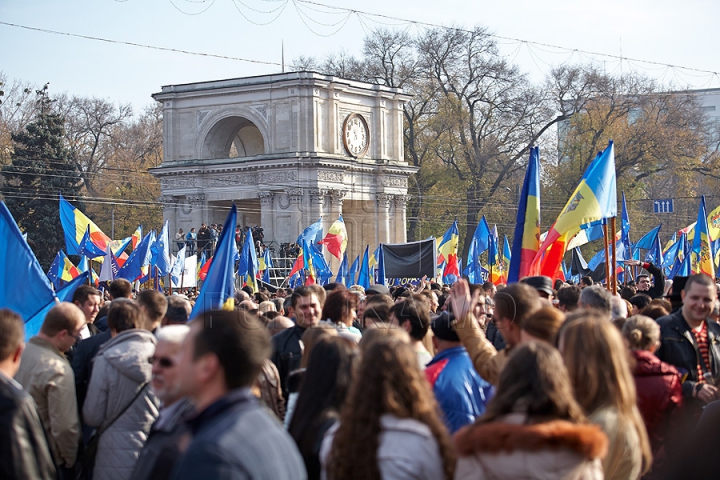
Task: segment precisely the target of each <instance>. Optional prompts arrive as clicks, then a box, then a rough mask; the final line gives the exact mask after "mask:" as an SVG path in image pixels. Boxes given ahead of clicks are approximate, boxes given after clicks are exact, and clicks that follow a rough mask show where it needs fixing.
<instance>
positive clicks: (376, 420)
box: [320, 337, 455, 480]
mask: <svg viewBox="0 0 720 480" xmlns="http://www.w3.org/2000/svg"><path fill="white" fill-rule="evenodd" d="M320 461H321V464H322V468H323V472H324V474H325V478H327V479H329V480H340V479H343V480H353V479H358V480H366V479H369V478H388V479H389V478H432V479H442V478H444V479H447V480H449V479H451V478H453V474H454V470H455V456H454V453H453V448H452V445H451V443H450V437H449V435H448V433H447V429H446V428H445V425H444V424H443V422H442V420H441V419H440V416H439V414H438V405H437V402H436V401H435V398H434V397H433V394H432V392H431V391H430V387H429V385H428V383H427V381H426V380H425V379H424V378H423V372H422V370H420V367H419V366H418V362H417V355H415V352H414V351H413V349H412V347H411V346H410V345H409V344H408V343H406V342H404V341H402V340H400V339H397V338H394V337H386V338H377V339H376V340H375V341H374V342H373V343H372V344H371V345H370V346H369V348H368V349H367V351H366V352H365V353H364V354H363V357H362V361H361V363H360V366H359V368H358V373H357V375H356V377H355V380H354V381H353V383H352V385H351V387H350V392H349V393H348V397H347V400H346V402H345V405H343V407H342V409H341V413H340V420H339V422H338V423H337V424H335V425H334V426H333V427H331V429H330V430H329V431H328V433H327V434H326V436H325V439H324V440H323V443H322V446H321V449H320Z"/></svg>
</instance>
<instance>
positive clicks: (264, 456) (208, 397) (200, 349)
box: [172, 294, 317, 480]
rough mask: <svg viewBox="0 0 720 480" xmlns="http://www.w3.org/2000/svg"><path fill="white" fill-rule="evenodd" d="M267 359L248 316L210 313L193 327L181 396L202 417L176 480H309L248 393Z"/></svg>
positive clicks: (182, 358)
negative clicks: (189, 401) (248, 479)
mask: <svg viewBox="0 0 720 480" xmlns="http://www.w3.org/2000/svg"><path fill="white" fill-rule="evenodd" d="M312 296H314V294H312ZM309 300H311V301H312V300H314V301H317V299H316V298H315V299H309ZM269 353H270V340H269V336H268V333H267V330H266V329H265V328H264V327H263V325H262V324H261V323H260V322H259V321H258V320H257V318H256V317H254V316H252V315H250V314H248V313H247V312H242V311H237V310H236V311H232V312H230V311H222V310H214V311H209V312H206V313H205V314H203V316H201V317H199V318H196V319H195V320H193V321H192V322H191V324H190V332H189V333H188V335H187V337H186V338H185V341H184V342H183V344H182V347H181V352H180V355H179V356H178V360H179V364H178V369H179V371H180V377H179V389H178V393H179V394H180V395H186V396H188V397H189V398H190V399H191V400H192V402H193V403H194V404H195V407H196V410H197V411H198V412H199V413H198V414H197V416H196V417H194V418H193V419H192V420H191V421H190V429H191V431H192V434H193V438H192V440H191V441H190V444H189V445H188V447H187V450H186V451H185V454H184V456H183V457H182V458H181V459H180V460H179V462H178V463H177V464H176V466H175V469H174V471H173V475H172V478H173V479H175V480H184V479H188V480H190V479H192V480H195V479H198V478H238V479H239V478H257V479H259V478H266V479H275V480H284V479H300V480H302V479H305V478H307V477H306V473H305V465H304V463H303V460H302V457H301V456H300V453H299V452H298V449H297V447H296V446H295V443H294V442H293V440H292V438H291V437H290V436H289V435H288V434H287V432H285V430H284V429H283V428H282V426H281V425H280V424H279V423H278V422H277V420H276V419H273V418H272V417H271V416H270V414H269V413H268V412H267V410H266V409H265V407H262V406H261V405H260V404H259V403H258V401H257V399H256V398H255V397H254V396H253V394H252V393H251V391H250V387H251V386H252V385H253V383H254V382H255V379H256V378H257V376H258V374H259V373H260V370H261V368H262V365H263V362H264V361H265V359H266V358H267V357H268V355H269Z"/></svg>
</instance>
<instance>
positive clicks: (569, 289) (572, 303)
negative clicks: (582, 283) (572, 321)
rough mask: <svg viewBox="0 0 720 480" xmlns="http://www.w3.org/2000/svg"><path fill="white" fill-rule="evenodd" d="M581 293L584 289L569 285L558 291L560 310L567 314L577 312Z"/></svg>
mask: <svg viewBox="0 0 720 480" xmlns="http://www.w3.org/2000/svg"><path fill="white" fill-rule="evenodd" d="M580 293H582V289H581V288H580V287H578V286H577V285H568V286H565V287H562V288H561V289H560V290H558V291H557V300H558V310H560V311H561V312H565V313H570V312H574V311H575V310H577V308H578V301H579V300H580Z"/></svg>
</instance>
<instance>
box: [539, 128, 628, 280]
mask: <svg viewBox="0 0 720 480" xmlns="http://www.w3.org/2000/svg"><path fill="white" fill-rule="evenodd" d="M616 183H617V182H616V176H615V150H614V148H613V142H612V140H610V142H609V143H608V146H607V148H606V149H605V150H604V151H602V152H600V153H599V154H598V156H597V157H595V160H593V161H592V163H591V164H590V165H589V166H588V168H587V170H585V174H584V175H583V177H582V179H580V184H579V185H578V186H577V188H576V189H575V192H573V194H572V196H571V197H570V199H569V200H568V202H567V204H566V205H565V208H563V209H562V211H561V212H560V215H558V217H557V219H556V220H555V223H553V226H552V227H550V230H549V231H548V233H547V236H546V237H545V240H543V242H542V245H540V248H539V249H538V252H537V254H536V255H535V258H534V259H533V262H532V265H531V267H530V275H546V276H548V277H550V278H553V279H554V278H556V277H557V275H558V272H559V269H560V263H561V262H562V258H563V255H565V246H566V245H567V242H568V240H570V239H571V238H572V237H573V236H575V235H576V234H577V233H578V232H579V231H580V226H581V225H585V224H587V223H591V222H595V221H598V220H602V219H604V218H611V217H615V216H617V187H616Z"/></svg>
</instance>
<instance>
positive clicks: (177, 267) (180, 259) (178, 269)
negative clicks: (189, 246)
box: [170, 245, 186, 287]
mask: <svg viewBox="0 0 720 480" xmlns="http://www.w3.org/2000/svg"><path fill="white" fill-rule="evenodd" d="M185 248H186V247H185V246H184V245H183V248H181V249H180V251H179V252H178V256H177V258H176V259H175V263H173V266H172V268H171V269H170V279H171V280H172V282H173V283H174V284H175V285H180V286H181V287H182V285H181V283H180V282H182V280H183V278H182V273H183V272H184V271H185Z"/></svg>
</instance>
